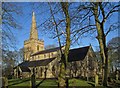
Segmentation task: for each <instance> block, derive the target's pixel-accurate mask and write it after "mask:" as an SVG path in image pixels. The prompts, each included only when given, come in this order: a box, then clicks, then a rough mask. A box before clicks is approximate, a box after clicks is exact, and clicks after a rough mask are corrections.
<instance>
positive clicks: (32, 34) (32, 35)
mask: <svg viewBox="0 0 120 88" xmlns="http://www.w3.org/2000/svg"><path fill="white" fill-rule="evenodd" d="M30 39H36V40H38V31H37V27H36V20H35V13H34V12H33V13H32V26H31V31H30Z"/></svg>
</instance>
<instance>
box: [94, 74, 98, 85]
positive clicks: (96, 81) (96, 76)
mask: <svg viewBox="0 0 120 88" xmlns="http://www.w3.org/2000/svg"><path fill="white" fill-rule="evenodd" d="M97 85H98V75H97V74H96V75H95V86H97Z"/></svg>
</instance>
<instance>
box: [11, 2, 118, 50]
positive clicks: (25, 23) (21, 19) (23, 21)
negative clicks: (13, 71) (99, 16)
mask: <svg viewBox="0 0 120 88" xmlns="http://www.w3.org/2000/svg"><path fill="white" fill-rule="evenodd" d="M16 4H19V5H20V6H21V7H22V9H23V14H22V16H15V18H16V19H17V21H18V23H19V24H20V25H21V26H22V29H16V30H14V31H13V33H14V36H15V37H16V39H17V48H18V49H20V48H22V47H23V45H24V41H25V40H27V39H29V36H30V28H31V20H32V11H34V12H35V15H36V22H37V26H38V25H39V24H41V23H42V22H44V21H45V19H46V18H47V17H48V14H47V12H44V13H42V11H44V8H45V9H46V8H47V7H46V6H44V5H43V6H41V8H40V12H39V14H38V9H36V7H37V5H35V6H31V5H30V4H29V3H16ZM113 17H114V18H113ZM113 17H112V18H111V21H114V20H118V15H117V14H115V16H113ZM108 23H109V22H108ZM107 25H108V24H106V28H107ZM38 32H39V39H43V40H44V44H45V46H46V45H50V44H55V45H57V46H58V43H57V41H56V39H51V38H49V37H48V36H47V35H45V34H44V33H43V32H42V30H41V29H40V28H38ZM116 36H118V30H116V31H113V32H111V33H110V34H109V35H108V36H107V41H109V40H110V39H112V38H113V37H116ZM80 42H81V44H80V45H74V46H72V47H71V48H77V47H82V46H88V45H90V44H91V45H92V46H93V49H94V50H95V49H96V48H98V41H97V39H95V36H94V37H92V38H90V37H87V38H82V39H81V41H80Z"/></svg>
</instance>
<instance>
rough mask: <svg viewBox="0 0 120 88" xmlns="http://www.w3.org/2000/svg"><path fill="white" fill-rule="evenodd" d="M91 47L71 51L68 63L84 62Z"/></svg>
mask: <svg viewBox="0 0 120 88" xmlns="http://www.w3.org/2000/svg"><path fill="white" fill-rule="evenodd" d="M89 48H90V46H86V47H81V48H76V49H71V50H70V51H69V56H68V62H72V61H79V60H83V59H84V58H85V56H86V55H87V52H88V50H89Z"/></svg>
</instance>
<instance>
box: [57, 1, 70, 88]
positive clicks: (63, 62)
mask: <svg viewBox="0 0 120 88" xmlns="http://www.w3.org/2000/svg"><path fill="white" fill-rule="evenodd" d="M61 6H62V10H63V13H64V15H65V18H66V45H65V52H64V55H62V58H61V66H60V75H59V78H58V80H59V86H60V87H61V86H64V87H66V88H67V87H68V79H67V78H66V74H68V73H67V65H68V54H69V48H70V16H69V12H68V2H61Z"/></svg>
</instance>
